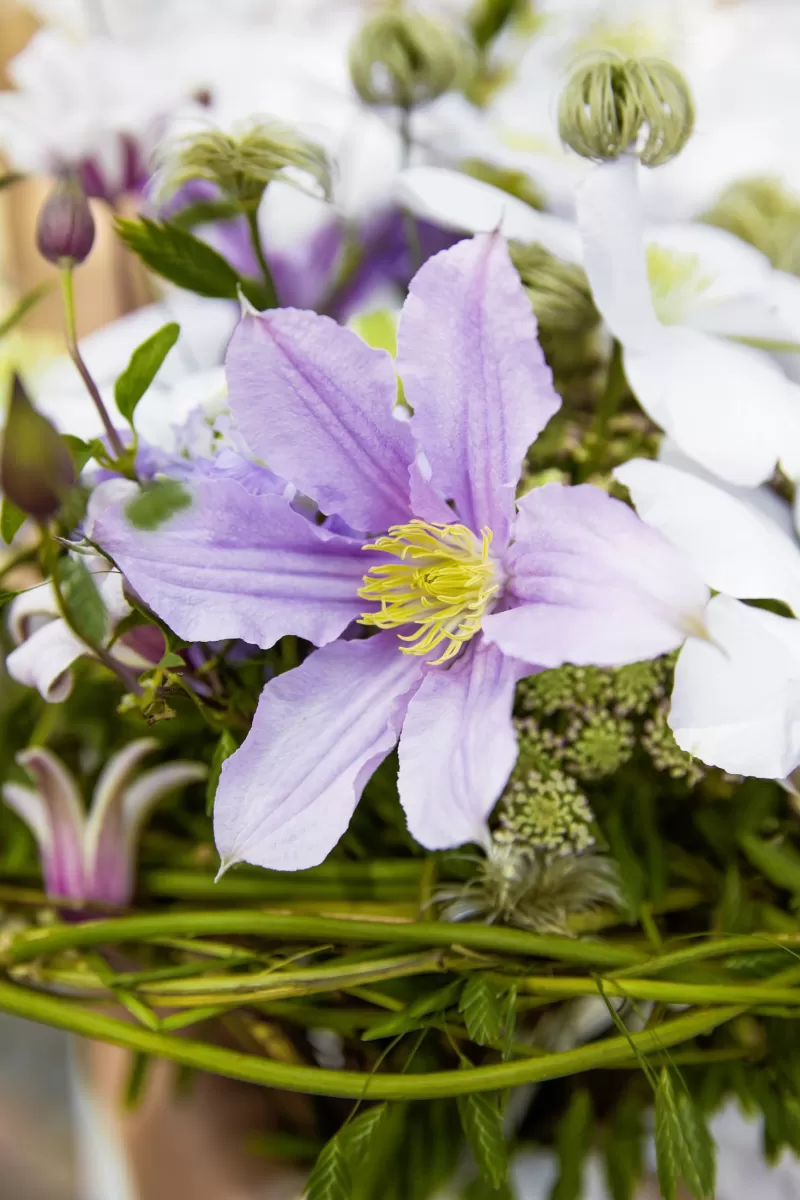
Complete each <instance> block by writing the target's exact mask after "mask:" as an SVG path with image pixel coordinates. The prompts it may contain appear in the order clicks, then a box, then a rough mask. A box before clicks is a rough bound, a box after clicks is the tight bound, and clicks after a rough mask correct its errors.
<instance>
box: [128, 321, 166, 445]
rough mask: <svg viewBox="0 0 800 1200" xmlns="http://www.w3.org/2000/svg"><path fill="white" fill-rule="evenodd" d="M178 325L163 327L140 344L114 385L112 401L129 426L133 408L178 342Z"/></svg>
mask: <svg viewBox="0 0 800 1200" xmlns="http://www.w3.org/2000/svg"><path fill="white" fill-rule="evenodd" d="M180 331H181V329H180V325H176V324H175V322H174V321H171V322H170V323H169V324H168V325H164V326H163V327H162V328H161V329H159V330H158V332H157V333H154V334H153V336H152V337H149V338H148V339H147V341H145V342H142V344H141V346H138V347H137V348H136V349H135V350H134V352H133V354H132V355H131V360H130V362H129V363H128V365H127V367H126V368H125V370H124V371H123V372H122V374H121V375H120V376H119V378H118V379H117V381H116V383H115V384H114V399H115V400H116V403H117V408H118V409H119V411H120V412H121V413H122V415H123V417H124V418H125V420H126V421H128V422H129V423H130V424H133V414H134V412H135V410H136V405H137V404H138V403H139V401H140V400H141V398H142V396H143V395H144V394H145V392H146V391H147V389H148V388H149V387H150V384H151V383H152V382H153V380H154V379H155V377H156V375H157V374H158V372H159V370H160V369H161V365H162V363H163V362H164V359H165V358H166V357H167V355H168V354H169V352H170V350H171V349H172V347H173V346H174V345H175V343H176V342H177V340H178V335H179V334H180Z"/></svg>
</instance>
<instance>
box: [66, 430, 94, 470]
mask: <svg viewBox="0 0 800 1200" xmlns="http://www.w3.org/2000/svg"><path fill="white" fill-rule="evenodd" d="M61 436H62V438H63V440H64V441H65V442H66V443H67V449H68V450H69V452H70V455H71V456H72V465H73V466H74V468H75V474H76V475H80V473H81V471H82V470H83V468H84V467H85V466H86V464H87V462H88V461H89V459H90V458H94V456H95V453H96V451H97V444H96V443H92V442H84V441H83V440H82V439H81V438H79V437H75V435H74V434H72V433H62V435H61Z"/></svg>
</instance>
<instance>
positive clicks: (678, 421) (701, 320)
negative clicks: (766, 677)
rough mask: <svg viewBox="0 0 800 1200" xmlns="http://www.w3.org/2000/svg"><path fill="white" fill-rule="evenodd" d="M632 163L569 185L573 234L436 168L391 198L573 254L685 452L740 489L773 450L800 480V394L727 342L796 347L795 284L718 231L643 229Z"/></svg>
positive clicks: (649, 406)
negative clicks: (574, 187) (573, 197)
mask: <svg viewBox="0 0 800 1200" xmlns="http://www.w3.org/2000/svg"><path fill="white" fill-rule="evenodd" d="M638 170H639V166H638V162H637V160H636V159H635V158H634V157H633V156H632V155H630V156H629V155H624V156H622V157H621V158H619V159H617V160H616V161H614V162H610V163H605V164H603V165H602V166H596V167H593V168H592V169H591V170H590V172H589V174H588V175H587V177H586V178H585V180H584V181H583V183H582V184H581V185H580V187H579V189H578V218H579V226H578V228H577V229H576V227H575V225H574V224H573V223H572V222H570V221H567V220H565V219H563V218H559V217H555V216H553V215H552V214H548V213H542V212H539V211H537V210H536V209H533V208H530V207H529V206H528V205H526V204H524V203H523V202H522V201H520V200H517V199H515V198H514V197H513V196H509V195H507V194H506V193H505V192H502V191H500V190H499V189H497V188H494V187H492V186H490V185H489V184H486V183H482V182H480V181H478V180H475V179H471V178H468V177H467V176H464V175H459V174H457V173H455V172H452V171H447V170H445V169H442V168H412V169H411V170H409V171H406V172H404V174H403V175H402V176H401V178H400V182H399V195H400V198H401V200H402V201H403V202H404V203H405V204H406V205H408V206H409V208H411V210H412V211H413V212H415V213H417V214H418V215H420V216H424V217H426V218H428V219H430V220H438V221H440V222H442V223H444V224H446V225H448V226H449V227H451V228H460V229H466V230H469V231H472V232H481V231H484V230H486V229H492V228H499V229H500V230H501V231H502V232H503V233H504V234H505V235H506V236H507V237H511V238H516V239H519V240H521V241H527V242H538V243H539V244H540V245H542V246H544V248H545V249H546V250H549V251H550V253H552V254H555V255H556V256H557V257H559V258H562V259H564V260H566V261H568V262H582V263H583V265H584V267H585V270H586V273H587V276H588V279H589V283H590V285H591V288H592V293H593V296H594V300H595V303H596V305H597V308H598V310H599V311H600V313H601V315H602V316H603V318H604V320H605V323H606V325H607V327H608V328H609V330H610V331H611V333H612V334H613V336H614V337H615V338H617V339H618V341H619V342H620V343H621V345H622V347H623V351H624V364H625V371H626V374H627V377H628V380H629V382H630V384H631V387H632V388H633V391H634V392H635V394H636V396H637V398H638V400H639V402H640V404H641V405H642V407H643V408H644V409H645V411H646V412H647V413H648V414H649V416H650V417H652V419H653V420H654V421H656V422H657V423H658V424H659V425H660V426H661V427H662V429H664V430H665V431H666V432H667V433H668V434H669V435H670V436H671V437H672V438H673V440H674V441H675V442H676V443H677V444H678V446H679V447H680V448H681V449H682V450H683V451H684V453H685V454H687V455H688V456H689V457H690V458H692V459H694V460H695V461H696V462H698V463H700V464H701V465H702V466H704V467H706V468H707V469H708V470H710V471H711V472H712V473H714V474H715V475H718V476H720V477H721V478H722V479H725V480H728V481H730V482H731V483H736V484H741V485H743V486H746V487H754V486H756V485H757V484H759V483H762V482H763V481H764V480H765V479H767V478H768V477H769V476H770V475H771V474H772V471H773V470H774V468H775V464H776V462H777V461H778V460H779V459H782V458H785V461H784V464H783V465H784V466H785V468H786V470H787V472H788V473H789V474H790V475H792V476H793V477H796V476H797V475H798V474H800V462H796V461H795V459H796V458H800V450H798V451H795V450H793V447H795V446H798V447H800V389H798V387H797V385H796V384H794V383H792V382H791V381H790V380H789V379H788V378H787V376H786V374H785V372H784V370H783V369H782V368H781V366H780V365H779V363H778V362H777V361H776V359H775V357H774V356H773V354H771V353H770V352H769V351H768V350H764V349H759V348H756V347H754V346H752V345H746V344H743V343H742V342H741V341H739V340H733V339H741V338H747V339H750V340H751V341H757V342H760V343H764V344H766V345H774V346H776V347H778V346H780V345H781V344H786V343H792V342H794V340H795V335H796V332H800V284H798V281H796V280H789V282H788V283H787V279H789V277H787V276H786V275H785V274H784V273H783V272H780V271H775V270H774V269H773V268H772V266H771V264H770V263H769V261H768V260H767V259H766V258H765V257H764V256H763V255H761V254H760V253H759V252H758V251H757V250H754V249H753V247H752V246H749V245H747V244H746V243H745V242H742V241H740V240H739V239H738V238H736V237H734V236H733V235H732V234H728V233H725V232H724V231H723V230H719V229H714V228H712V227H710V226H706V225H699V224H695V225H692V224H685V225H667V226H657V227H651V228H647V227H646V226H645V224H644V218H643V214H642V207H641V202H640V197H639V192H638V183H637V172H638ZM792 303H795V304H796V308H794V309H793V310H792V312H791V313H790V312H789V309H790V307H791V305H792ZM795 314H796V316H795Z"/></svg>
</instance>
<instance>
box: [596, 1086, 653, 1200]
mask: <svg viewBox="0 0 800 1200" xmlns="http://www.w3.org/2000/svg"><path fill="white" fill-rule="evenodd" d="M643 1135H644V1131H643V1127H642V1102H641V1098H640V1097H639V1096H638V1095H637V1094H636V1092H635V1091H634V1090H633V1089H631V1090H630V1091H629V1092H628V1093H627V1094H626V1095H625V1096H623V1098H622V1100H621V1101H620V1102H619V1104H618V1105H617V1107H616V1109H615V1110H614V1115H613V1118H612V1122H611V1125H610V1127H609V1129H608V1130H607V1132H606V1136H605V1138H604V1140H603V1158H604V1161H605V1171H606V1182H607V1184H608V1190H609V1193H610V1195H611V1200H633V1196H634V1194H635V1192H636V1188H637V1185H638V1183H639V1180H640V1179H641V1176H642V1168H643V1160H644V1155H643V1147H644V1136H643Z"/></svg>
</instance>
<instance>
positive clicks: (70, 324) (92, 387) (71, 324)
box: [61, 267, 125, 458]
mask: <svg viewBox="0 0 800 1200" xmlns="http://www.w3.org/2000/svg"><path fill="white" fill-rule="evenodd" d="M61 296H62V298H63V301H64V324H65V327H66V335H67V350H68V351H69V356H70V358H71V359H72V361H73V362H74V364H75V366H76V368H77V371H78V374H79V375H80V377H81V379H82V380H83V382H84V383H85V385H86V390H87V392H88V393H89V395H90V396H91V398H92V401H93V403H94V406H95V408H96V409H97V413H98V416H99V417H100V420H101V421H102V422H103V428H104V429H105V431H106V435H107V436H108V441H109V444H110V446H111V448H112V450H113V451H114V454H115V455H116V457H117V458H122V457H123V456H124V454H125V447H124V446H123V444H122V440H121V439H120V436H119V434H118V433H117V431H116V429H115V428H114V425H113V423H112V421H111V418H110V416H109V415H108V410H107V408H106V406H105V404H104V403H103V397H102V396H101V395H100V392H99V390H98V387H97V384H96V383H95V381H94V380H93V379H92V376H91V374H90V372H89V368H88V367H87V366H86V363H85V362H84V361H83V356H82V354H81V352H80V350H79V349H78V334H77V330H76V327H75V290H74V287H73V280H72V267H63V268H62V271H61Z"/></svg>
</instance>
